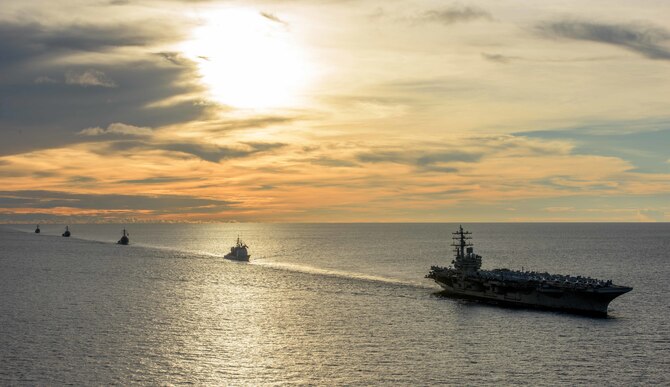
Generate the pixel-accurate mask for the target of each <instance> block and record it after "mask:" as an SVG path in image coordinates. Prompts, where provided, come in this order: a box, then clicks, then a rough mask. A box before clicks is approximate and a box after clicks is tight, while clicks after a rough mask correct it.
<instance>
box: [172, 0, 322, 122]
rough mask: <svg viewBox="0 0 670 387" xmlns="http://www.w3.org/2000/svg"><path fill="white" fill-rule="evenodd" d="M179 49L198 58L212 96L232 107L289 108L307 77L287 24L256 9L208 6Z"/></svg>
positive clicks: (305, 82) (196, 59)
mask: <svg viewBox="0 0 670 387" xmlns="http://www.w3.org/2000/svg"><path fill="white" fill-rule="evenodd" d="M179 49H180V50H181V51H182V52H183V53H184V55H186V56H187V57H188V58H189V59H191V60H194V61H195V62H196V63H198V68H199V71H200V73H201V75H202V80H203V82H204V83H205V84H206V85H207V86H208V87H209V89H210V92H211V94H212V97H213V98H214V99H215V100H216V101H218V102H220V103H223V104H225V105H229V106H234V107H238V108H253V109H265V108H274V107H290V106H293V105H295V104H296V103H298V102H299V101H298V97H299V94H300V92H301V91H302V90H303V89H304V87H305V86H306V84H307V83H308V80H309V72H310V71H309V66H308V63H307V61H306V59H305V57H304V54H303V52H302V50H301V49H300V47H299V46H298V45H297V44H296V42H295V41H294V40H293V39H292V37H291V35H290V33H289V31H288V27H287V25H286V24H285V23H283V22H282V21H281V20H279V19H276V20H275V19H274V18H268V17H267V16H263V14H261V13H259V12H256V11H251V10H242V9H223V10H217V11H210V12H208V13H207V14H206V15H205V16H204V17H203V18H202V23H201V25H200V26H198V27H196V28H195V29H194V31H193V34H192V36H191V39H190V40H188V41H186V42H184V43H183V44H182V46H181V47H179Z"/></svg>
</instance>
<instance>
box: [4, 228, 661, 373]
mask: <svg viewBox="0 0 670 387" xmlns="http://www.w3.org/2000/svg"><path fill="white" fill-rule="evenodd" d="M457 226H458V225H454V224H216V225H177V224H170V225H163V224H162V225H128V226H127V228H128V230H129V232H130V238H131V243H132V245H130V246H118V245H116V244H115V243H114V242H115V241H116V240H118V239H119V238H120V236H121V229H122V226H119V225H72V227H71V230H72V234H73V237H72V238H69V239H68V238H62V237H60V234H61V233H62V232H63V229H64V226H62V225H42V227H41V228H42V233H41V234H34V233H32V230H33V228H34V226H32V225H30V226H20V225H8V226H1V227H0V384H3V385H7V384H10V385H13V384H27V385H35V384H37V385H52V384H77V385H96V384H111V383H116V384H152V385H155V384H181V383H189V384H215V385H290V384H308V385H380V384H385V385H407V386H409V385H411V386H418V385H506V384H519V385H533V386H538V385H668V384H670V375H669V373H668V369H670V360H669V359H670V323H669V320H670V308H669V307H668V305H669V302H668V300H669V299H670V287H669V286H668V280H669V279H670V258H669V257H668V255H669V251H670V224H471V225H470V224H468V225H465V224H464V226H465V227H466V228H468V229H470V230H471V231H473V233H474V243H475V251H477V252H478V253H479V254H480V255H482V256H483V257H484V263H483V266H484V267H485V268H496V267H509V268H513V269H520V268H521V267H524V268H526V269H529V270H541V271H549V272H554V273H563V274H576V275H588V276H592V277H597V278H602V279H612V280H614V282H615V283H619V284H625V285H630V286H633V287H634V290H633V291H632V292H631V293H628V294H625V295H623V296H621V297H619V298H618V299H616V300H615V301H614V302H612V303H611V304H610V316H609V317H608V318H604V319H603V318H589V317H582V316H575V315H570V314H565V313H559V312H546V311H544V312H543V311H535V310H525V309H506V308H501V307H495V306H489V305H483V304H479V303H477V302H471V301H462V300H454V299H445V298H439V297H435V296H434V295H433V293H434V292H436V291H437V290H438V289H439V288H438V287H437V285H435V284H434V283H433V282H431V281H430V280H426V279H424V278H423V276H424V275H425V274H426V273H427V272H428V270H429V268H430V266H431V265H432V264H441V265H448V264H449V262H450V261H451V259H452V258H451V250H450V247H449V243H450V240H449V237H450V236H451V235H450V233H451V232H452V231H454V230H455V228H456V227H457ZM238 234H239V235H240V236H241V237H242V239H244V240H245V241H246V242H247V243H248V244H249V245H250V252H251V254H252V262H251V263H239V262H231V261H227V260H225V259H223V258H222V256H223V255H224V254H225V253H226V252H227V250H228V249H229V247H230V246H231V245H232V244H233V243H234V242H235V239H236V237H237V236H238Z"/></svg>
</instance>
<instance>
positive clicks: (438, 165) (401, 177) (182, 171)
mask: <svg viewBox="0 0 670 387" xmlns="http://www.w3.org/2000/svg"><path fill="white" fill-rule="evenodd" d="M669 20H670V2H668V1H665V0H663V1H660V0H617V1H612V0H607V1H604V0H603V1H601V0H590V1H587V2H585V1H577V0H574V1H573V0H565V1H560V2H549V1H530V0H525V1H520V0H517V1H504V2H501V1H496V0H482V1H454V2H451V1H412V0H403V1H395V0H385V1H376V0H360V1H350V0H341V1H340V0H317V1H300V0H295V1H291V0H281V1H279V0H278V1H214V0H213V1H206V0H199V1H197V0H190V1H187V0H182V1H178V0H138V1H134V0H126V1H124V0H113V1H104V0H93V1H83V0H63V1H58V2H55V1H50V0H23V1H15V2H9V1H6V2H2V3H0V183H1V184H2V187H0V223H96V222H124V223H126V222H582V221H588V222H655V221H666V222H667V221H670V151H669V150H670V22H669Z"/></svg>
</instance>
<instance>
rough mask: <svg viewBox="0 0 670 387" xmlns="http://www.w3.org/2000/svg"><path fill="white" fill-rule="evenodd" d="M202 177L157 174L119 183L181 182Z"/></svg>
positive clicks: (197, 179) (198, 179)
mask: <svg viewBox="0 0 670 387" xmlns="http://www.w3.org/2000/svg"><path fill="white" fill-rule="evenodd" d="M200 180H203V179H202V178H190V177H172V176H156V177H149V178H146V179H133V180H121V181H119V183H122V184H140V185H142V184H165V183H180V182H187V181H200Z"/></svg>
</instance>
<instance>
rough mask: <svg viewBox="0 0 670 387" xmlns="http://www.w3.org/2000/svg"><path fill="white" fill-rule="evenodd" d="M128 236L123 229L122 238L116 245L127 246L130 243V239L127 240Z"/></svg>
mask: <svg viewBox="0 0 670 387" xmlns="http://www.w3.org/2000/svg"><path fill="white" fill-rule="evenodd" d="M128 235H130V234H128V233H126V229H125V228H124V229H123V236H122V237H121V239H119V241H118V242H116V243H117V244H119V245H127V244H128V242H130V239H128Z"/></svg>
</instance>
